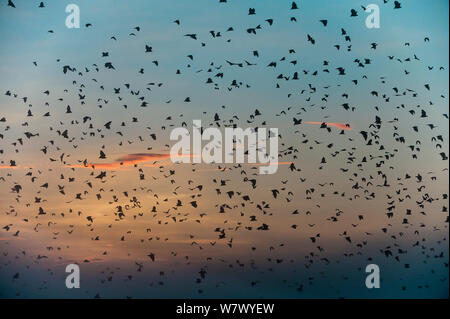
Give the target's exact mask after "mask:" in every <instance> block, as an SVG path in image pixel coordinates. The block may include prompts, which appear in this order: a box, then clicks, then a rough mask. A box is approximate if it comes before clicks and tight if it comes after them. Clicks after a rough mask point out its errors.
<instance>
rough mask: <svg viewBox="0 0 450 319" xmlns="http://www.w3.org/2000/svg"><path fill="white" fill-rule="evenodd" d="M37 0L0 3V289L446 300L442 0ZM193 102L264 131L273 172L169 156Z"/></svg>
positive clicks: (208, 121) (36, 293) (206, 118)
mask: <svg viewBox="0 0 450 319" xmlns="http://www.w3.org/2000/svg"><path fill="white" fill-rule="evenodd" d="M44 2H45V8H38V2H35V1H24V0H15V1H14V3H15V6H16V8H12V7H8V6H7V1H2V3H1V4H0V41H2V45H1V46H0V74H1V77H0V189H1V190H2V191H1V192H0V221H1V223H0V253H1V255H0V261H1V263H0V287H1V288H0V297H2V298H74V297H86V298H92V297H94V296H100V297H105V298H108V297H110V298H125V297H135V298H172V297H176V298H199V297H206V298H219V297H226V298H229V297H235V298H236V297H237V298H243V297H254V298H258V297H265V298H270V297H272V298H280V297H283V298H339V297H349V298H355V297H356V298H372V297H373V298H437V297H441V298H442V297H448V212H445V209H448V199H447V194H448V186H449V185H448V158H447V159H444V156H443V155H441V154H440V153H442V152H443V154H444V155H445V156H448V137H449V136H448V75H449V74H448V57H449V55H448V53H449V52H448V9H449V8H448V1H439V0H436V1H419V0H411V1H402V8H401V9H393V6H394V5H393V1H390V2H388V3H387V4H384V3H383V1H382V0H381V1H376V0H374V1H372V2H373V3H375V4H378V5H379V6H380V17H381V27H380V29H368V28H366V26H365V22H364V21H365V18H366V16H367V14H366V13H365V12H364V10H363V9H362V8H361V5H367V3H365V2H363V1H353V0H348V1H325V0H321V1H297V4H298V5H299V10H290V8H291V3H292V1H268V0H259V1H256V0H250V1H237V0H234V1H233V0H229V1H227V3H219V1H218V0H215V1H206V0H196V1H175V0H170V1H130V2H128V1H110V0H95V1H92V0H91V1H81V0H80V1H76V4H77V5H78V6H79V7H80V18H81V28H80V29H68V28H66V26H65V24H64V21H65V19H66V16H67V14H66V13H65V5H67V3H65V2H61V1H44ZM249 8H255V9H256V14H255V15H249V14H248V12H249ZM351 9H356V10H357V11H358V16H357V17H350V10H351ZM291 17H295V18H296V22H295V21H292V19H291ZM269 18H270V19H273V24H272V25H269V23H268V22H267V21H265V20H266V19H269ZM177 19H178V20H179V21H180V25H178V24H177V23H174V21H175V20H177ZM321 19H327V21H328V23H327V26H326V27H325V26H324V25H323V24H322V23H321V22H320V20H321ZM88 23H90V24H92V26H90V27H86V24H88ZM258 25H260V27H261V28H260V29H259V28H258V29H256V34H251V33H248V32H247V31H246V30H247V29H248V28H255V27H257V26H258ZM137 26H139V28H138V29H139V30H138V29H136V28H135V27H137ZM229 27H233V30H232V31H227V29H229ZM49 30H52V32H48V31H49ZM343 30H345V35H348V36H349V37H350V39H345V35H344V34H343V33H344V32H343ZM210 31H213V34H215V35H216V37H213V36H212V34H211V33H210ZM217 32H220V34H221V36H220V37H219V36H217ZM186 34H196V35H197V40H194V39H192V38H191V37H189V36H185V35H186ZM308 35H311V36H312V37H313V38H314V39H315V44H312V43H311V42H308V41H307V36H308ZM111 37H115V39H116V40H114V39H112V38H111ZM425 38H429V41H424V39H425ZM202 43H204V45H202ZM372 43H376V44H377V46H376V49H373V48H371V47H372ZM146 45H148V46H151V47H152V52H145V46H146ZM335 45H339V50H338V49H337V48H336V47H335ZM348 46H351V47H348ZM254 51H258V56H256V55H255V54H254ZM102 52H108V56H106V57H103V56H102ZM189 56H192V58H191V57H189ZM368 60H369V61H368ZM155 61H157V63H155ZM227 61H229V62H231V63H242V67H240V66H239V65H230V63H228V62H227ZM292 61H295V63H292ZM324 61H327V63H324ZM358 61H359V62H360V63H361V64H360V65H358V63H359V62H358ZM33 62H35V63H36V65H34V64H33ZM107 62H111V63H112V65H113V66H114V70H113V69H108V68H106V67H105V63H107ZM271 62H276V63H277V65H276V67H269V66H268V65H269V64H270V63H271ZM253 64H255V65H253ZM361 65H362V66H361ZM64 66H70V67H71V68H75V69H76V70H74V71H73V72H72V71H70V70H69V71H68V72H67V73H63V67H64ZM339 67H342V68H344V69H345V75H339V72H338V70H337V68H339ZM141 69H143V70H142V72H140V70H141ZM177 70H178V71H179V72H177ZM324 70H326V71H324ZM316 71H317V73H315V72H316ZM405 71H406V72H405ZM294 72H298V77H299V80H293V79H292V78H293V73H294ZM218 73H223V77H220V76H217V74H218ZM280 75H281V76H280ZM208 78H211V79H212V81H213V83H206V82H207V80H208ZM287 78H288V80H287ZM234 80H236V83H237V85H235V86H233V85H232V83H233V81H234ZM119 88H120V90H118V89H119ZM47 90H48V92H46V91H47ZM188 97H189V99H190V102H186V98H188ZM143 101H145V102H147V105H146V106H145V107H143V106H142V102H143ZM68 106H70V112H68ZM347 106H348V108H347ZM346 108H347V109H346ZM255 110H258V111H259V112H260V113H261V115H257V116H255ZM423 111H425V113H426V117H425V116H423V115H424V113H423ZM30 114H32V116H29V115H30ZM215 114H217V115H218V116H219V117H220V120H219V121H215V120H214V118H215ZM445 115H446V116H445ZM2 118H4V120H2ZM294 118H295V119H302V123H301V124H298V125H294V124H295V123H294V120H293V119H294ZM377 118H378V119H380V122H377ZM195 119H199V120H201V121H202V124H203V127H204V128H206V127H210V126H211V127H218V128H220V129H224V127H225V126H226V125H231V124H236V125H237V126H238V127H242V128H243V129H245V128H247V127H266V128H272V127H273V128H278V131H279V135H280V138H279V142H278V143H279V144H278V149H279V154H280V156H279V162H280V164H279V168H278V171H277V173H276V174H274V175H261V174H259V173H258V165H257V164H250V163H242V164H204V163H201V164H175V163H172V162H171V160H170V157H169V152H170V146H171V145H173V143H174V142H173V141H170V139H169V136H170V132H171V130H172V129H173V128H177V127H181V126H182V124H183V122H184V123H186V124H187V129H188V130H190V131H192V121H193V120H195ZM322 123H328V124H326V126H327V128H321V126H322ZM430 124H432V125H431V126H430ZM65 130H67V132H66V133H67V136H66V137H65V136H64V135H65V133H64V131H65ZM361 132H367V133H368V138H367V140H366V139H365V138H364V136H363V134H362V133H361ZM28 133H31V134H28ZM26 134H28V136H30V137H29V138H28V137H27V135H26ZM37 134H38V135H37ZM401 138H404V142H402V139H401ZM369 140H370V142H369ZM100 150H101V151H103V152H104V154H105V155H106V158H104V159H103V158H99V152H100ZM192 156H198V154H192ZM415 157H416V158H415ZM291 163H293V164H294V166H295V169H292V168H291V167H292V166H291ZM408 177H409V178H408ZM253 179H254V180H255V183H256V184H255V186H256V187H253V186H252V182H251V180H253ZM17 185H20V187H19V186H17ZM199 185H201V187H199ZM273 190H277V191H278V195H277V197H276V198H274V196H273V193H274V192H273ZM229 192H233V193H232V194H231V193H229ZM230 194H231V195H230ZM246 196H248V198H245V197H246ZM192 202H195V205H196V206H197V207H194V204H193V203H192ZM39 208H41V209H42V210H41V212H42V211H43V212H45V214H39V211H40V210H39ZM221 208H222V210H223V211H222V212H221ZM120 212H123V214H124V215H121V214H120ZM293 212H297V213H294V214H293ZM387 213H393V216H392V217H390V216H388V215H387ZM88 217H89V219H92V220H93V222H92V221H90V220H89V219H88ZM405 219H407V222H405ZM446 220H447V221H446ZM264 224H265V225H268V227H269V229H268V230H261V229H258V227H261V226H262V225H264ZM293 225H295V226H294V227H293ZM17 231H19V233H17ZM15 234H16V236H14V235H15ZM221 234H225V236H222V237H225V238H220V237H221ZM346 238H351V240H348V239H346ZM230 240H231V241H230ZM387 251H390V252H392V255H390V256H387V255H386V252H387ZM151 253H152V254H154V256H155V261H152V260H151V259H150V258H149V256H148V255H149V254H151ZM441 253H442V255H441ZM43 256H45V257H43ZM396 258H397V259H396ZM71 263H77V264H79V265H80V269H81V288H80V289H71V290H69V289H67V288H66V287H65V284H64V280H65V277H66V275H67V274H66V273H65V271H64V269H65V266H66V265H67V264H71ZM371 263H375V264H377V265H379V267H380V269H381V273H382V276H381V278H382V284H381V285H382V287H381V289H372V290H369V289H367V288H366V286H365V284H364V281H365V277H366V273H365V272H364V269H365V267H366V265H368V264H371ZM203 270H205V271H206V272H207V274H206V276H205V278H200V277H201V275H200V274H199V272H201V271H203ZM17 273H19V277H18V278H14V276H15V275H16V274H17Z"/></svg>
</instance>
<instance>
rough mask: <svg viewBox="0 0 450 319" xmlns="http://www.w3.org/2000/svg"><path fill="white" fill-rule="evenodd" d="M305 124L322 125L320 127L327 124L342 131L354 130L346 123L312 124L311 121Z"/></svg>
mask: <svg viewBox="0 0 450 319" xmlns="http://www.w3.org/2000/svg"><path fill="white" fill-rule="evenodd" d="M305 123H307V124H320V125H322V124H323V123H325V124H326V125H327V126H335V127H337V128H340V129H341V130H346V131H350V130H352V129H353V128H352V127H351V125H350V124H345V123H329V122H310V121H307V122H305Z"/></svg>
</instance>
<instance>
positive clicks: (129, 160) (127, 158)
mask: <svg viewBox="0 0 450 319" xmlns="http://www.w3.org/2000/svg"><path fill="white" fill-rule="evenodd" d="M178 156H180V157H182V155H178ZM168 158H170V154H160V153H132V154H125V155H122V156H121V157H119V158H118V159H116V160H115V161H114V162H110V163H87V164H86V165H84V164H77V165H67V167H79V168H95V169H96V168H98V169H106V170H114V169H122V168H125V167H130V166H133V165H135V164H137V163H143V162H149V161H157V160H165V159H168ZM145 166H147V167H158V165H156V164H145Z"/></svg>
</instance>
